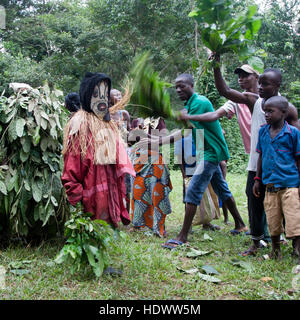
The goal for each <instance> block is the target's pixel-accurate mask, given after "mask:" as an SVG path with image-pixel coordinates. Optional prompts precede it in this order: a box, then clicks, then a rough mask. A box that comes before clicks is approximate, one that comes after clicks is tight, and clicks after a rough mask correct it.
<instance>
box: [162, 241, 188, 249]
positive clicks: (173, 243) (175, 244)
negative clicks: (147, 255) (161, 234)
mask: <svg viewBox="0 0 300 320" xmlns="http://www.w3.org/2000/svg"><path fill="white" fill-rule="evenodd" d="M184 244H185V242H182V241H180V240H176V239H170V240H168V241H167V242H166V243H164V244H162V245H161V246H162V247H163V248H164V249H170V250H173V249H176V248H177V247H179V246H182V245H184Z"/></svg>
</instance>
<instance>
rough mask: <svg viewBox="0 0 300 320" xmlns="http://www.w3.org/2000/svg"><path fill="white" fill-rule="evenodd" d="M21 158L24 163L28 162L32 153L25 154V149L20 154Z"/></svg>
mask: <svg viewBox="0 0 300 320" xmlns="http://www.w3.org/2000/svg"><path fill="white" fill-rule="evenodd" d="M19 156H20V160H21V161H22V162H26V161H27V160H28V158H29V156H30V153H26V152H24V150H23V149H21V151H20V153H19Z"/></svg>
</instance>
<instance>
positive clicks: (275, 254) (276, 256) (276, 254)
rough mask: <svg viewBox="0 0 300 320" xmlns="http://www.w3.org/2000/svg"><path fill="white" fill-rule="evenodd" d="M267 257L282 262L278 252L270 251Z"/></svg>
mask: <svg viewBox="0 0 300 320" xmlns="http://www.w3.org/2000/svg"><path fill="white" fill-rule="evenodd" d="M269 257H270V258H271V259H276V260H279V261H280V260H282V255H281V252H280V251H279V250H272V251H271V253H270V254H269Z"/></svg>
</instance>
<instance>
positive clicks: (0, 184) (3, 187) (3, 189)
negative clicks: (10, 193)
mask: <svg viewBox="0 0 300 320" xmlns="http://www.w3.org/2000/svg"><path fill="white" fill-rule="evenodd" d="M0 192H1V193H3V194H4V195H7V189H6V185H5V184H4V182H3V181H0Z"/></svg>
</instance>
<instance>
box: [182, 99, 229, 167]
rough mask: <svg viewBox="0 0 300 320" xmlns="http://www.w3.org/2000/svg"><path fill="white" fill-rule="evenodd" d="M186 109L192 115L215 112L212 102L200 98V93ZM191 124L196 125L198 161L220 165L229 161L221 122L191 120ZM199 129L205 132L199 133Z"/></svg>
mask: <svg viewBox="0 0 300 320" xmlns="http://www.w3.org/2000/svg"><path fill="white" fill-rule="evenodd" d="M185 108H186V109H187V111H188V114H190V115H196V114H202V113H206V112H212V111H215V110H214V108H213V106H212V104H211V102H210V101H209V100H208V99H207V98H206V97H204V96H200V95H199V94H198V93H194V94H193V95H192V96H191V97H190V99H189V100H188V101H187V103H186V105H185ZM190 122H191V123H192V124H193V125H194V128H193V139H194V142H195V145H196V156H197V160H198V161H199V160H206V161H210V162H213V163H219V162H221V161H223V160H227V159H229V157H230V156H229V150H228V147H227V143H226V141H225V139H224V136H223V133H222V129H221V125H220V122H219V120H216V121H213V122H198V121H193V120H190ZM197 129H204V131H202V130H201V131H200V130H198V131H197ZM201 132H202V134H201ZM203 132H204V139H201V138H200V137H201V135H203ZM199 138H200V139H199ZM203 142H204V146H203Z"/></svg>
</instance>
